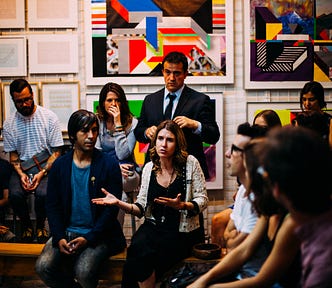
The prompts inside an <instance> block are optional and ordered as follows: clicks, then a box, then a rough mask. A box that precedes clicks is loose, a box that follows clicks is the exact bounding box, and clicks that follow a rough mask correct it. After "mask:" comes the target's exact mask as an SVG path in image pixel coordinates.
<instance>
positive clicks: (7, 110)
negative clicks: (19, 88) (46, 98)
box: [1, 82, 39, 122]
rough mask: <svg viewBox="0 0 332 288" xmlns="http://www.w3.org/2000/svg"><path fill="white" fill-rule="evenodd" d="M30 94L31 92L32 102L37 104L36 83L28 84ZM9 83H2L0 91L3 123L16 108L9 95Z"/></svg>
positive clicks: (37, 90)
mask: <svg viewBox="0 0 332 288" xmlns="http://www.w3.org/2000/svg"><path fill="white" fill-rule="evenodd" d="M29 84H30V86H31V89H32V92H33V100H34V102H35V104H37V105H38V104H39V84H38V82H29ZM9 85H10V83H2V85H1V91H2V109H3V111H2V120H3V122H4V121H5V120H6V119H8V118H9V117H10V116H11V115H12V114H13V113H15V111H16V108H15V105H14V102H13V100H12V96H11V95H10V90H9Z"/></svg>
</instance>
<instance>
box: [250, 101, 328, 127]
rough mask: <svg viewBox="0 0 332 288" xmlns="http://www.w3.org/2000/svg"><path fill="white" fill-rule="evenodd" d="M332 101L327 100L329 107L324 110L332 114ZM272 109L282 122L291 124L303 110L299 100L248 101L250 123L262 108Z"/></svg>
mask: <svg viewBox="0 0 332 288" xmlns="http://www.w3.org/2000/svg"><path fill="white" fill-rule="evenodd" d="M331 107H332V103H331V102H329V101H327V108H324V112H326V113H329V114H331V115H332V109H331ZM266 109H272V110H274V111H275V112H277V114H278V116H279V118H280V120H281V124H282V125H283V126H284V125H289V124H291V123H292V120H293V119H294V118H295V117H296V115H297V113H299V112H302V111H301V109H300V103H299V102H270V103H263V102H248V103H247V120H248V122H249V123H253V121H254V118H255V116H256V114H257V113H259V112H260V111H262V110H266Z"/></svg>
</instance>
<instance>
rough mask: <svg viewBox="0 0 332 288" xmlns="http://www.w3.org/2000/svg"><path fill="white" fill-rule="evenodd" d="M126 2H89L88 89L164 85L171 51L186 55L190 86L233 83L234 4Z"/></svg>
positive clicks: (187, 0) (200, 0)
mask: <svg viewBox="0 0 332 288" xmlns="http://www.w3.org/2000/svg"><path fill="white" fill-rule="evenodd" d="M127 2H128V1H127ZM127 2H126V1H122V2H121V3H120V2H119V1H111V0H105V1H95V0H84V5H85V7H84V10H85V20H86V21H85V28H84V29H85V35H86V38H85V44H86V45H85V47H86V73H87V75H86V80H87V85H103V84H104V83H105V81H106V79H110V78H113V79H112V81H114V82H117V83H119V84H127V83H130V84H133V85H136V84H137V85H139V84H142V85H144V84H163V79H162V77H161V76H162V74H161V65H160V63H161V62H162V59H163V57H164V56H165V55H166V54H168V53H169V52H171V51H181V52H183V53H184V54H185V55H186V56H187V59H188V63H189V76H188V77H187V80H186V81H187V83H188V84H189V83H197V84H200V83H204V84H208V83H233V82H234V68H233V67H234V55H233V50H234V49H233V37H234V34H233V1H232V0H225V1H213V0H198V1H191V0H182V1H178V0H168V1H162V0H155V1H147V2H146V3H144V5H142V3H141V2H140V1H131V2H132V3H131V4H129V3H127ZM129 2H130V1H129ZM143 6H144V7H143ZM142 9H143V10H142Z"/></svg>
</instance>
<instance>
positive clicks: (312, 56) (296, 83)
mask: <svg viewBox="0 0 332 288" xmlns="http://www.w3.org/2000/svg"><path fill="white" fill-rule="evenodd" d="M243 11H244V21H243V23H244V47H245V55H244V59H245V64H244V66H245V73H244V76H245V85H244V86H245V88H246V89H280V88H284V89H299V88H302V87H303V85H304V84H305V83H306V82H308V81H313V80H315V81H319V82H321V83H322V85H323V86H324V87H326V88H332V37H331V36H332V34H331V28H330V27H329V24H328V21H326V19H328V17H329V16H328V15H331V13H332V5H331V1H329V0H317V1H312V0H303V1H291V0H285V1H283V4H282V5H280V3H279V2H277V1H271V0H262V1H256V0H249V1H243Z"/></svg>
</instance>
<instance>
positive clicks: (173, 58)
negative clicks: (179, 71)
mask: <svg viewBox="0 0 332 288" xmlns="http://www.w3.org/2000/svg"><path fill="white" fill-rule="evenodd" d="M165 62H168V63H173V64H179V63H182V65H183V71H184V72H187V70H188V59H187V57H186V55H184V54H183V53H182V52H178V51H173V52H170V53H168V54H167V55H166V56H165V58H164V60H163V62H162V69H164V64H165Z"/></svg>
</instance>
